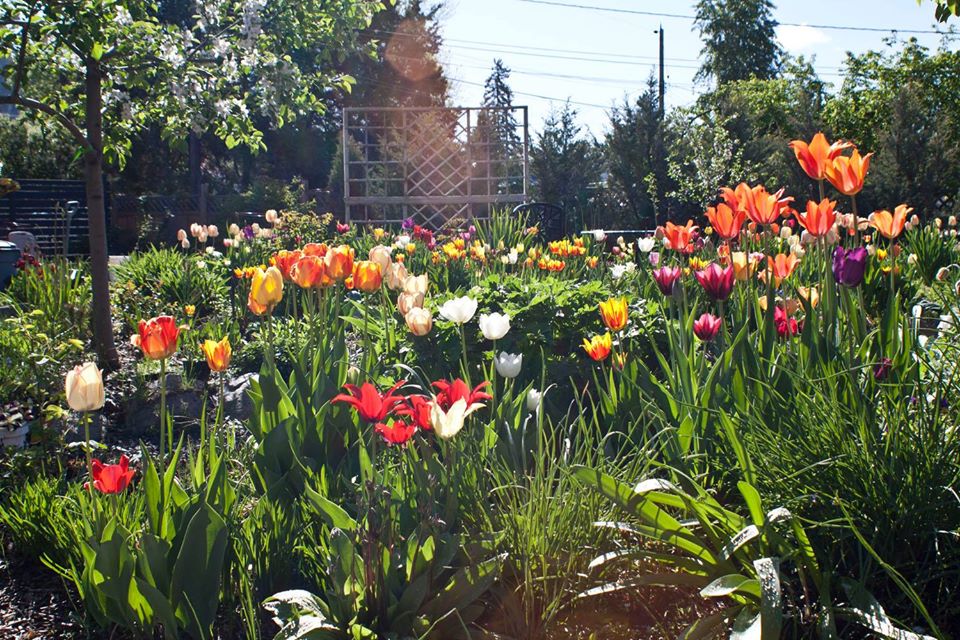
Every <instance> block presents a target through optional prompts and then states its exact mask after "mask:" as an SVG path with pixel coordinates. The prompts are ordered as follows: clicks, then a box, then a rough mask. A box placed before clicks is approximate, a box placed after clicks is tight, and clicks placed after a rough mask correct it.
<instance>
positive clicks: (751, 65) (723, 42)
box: [694, 0, 783, 85]
mask: <svg viewBox="0 0 960 640" xmlns="http://www.w3.org/2000/svg"><path fill="white" fill-rule="evenodd" d="M694 26H696V27H697V29H699V30H700V38H701V39H702V40H703V49H702V50H701V52H700V55H701V57H702V58H703V60H704V62H703V65H702V66H701V67H700V70H699V71H698V72H697V77H698V78H700V79H701V80H705V79H712V80H716V83H717V84H718V85H722V84H724V83H726V82H730V81H733V80H747V79H748V78H761V79H764V80H767V79H770V78H773V77H774V76H775V75H776V74H777V72H778V71H779V70H780V60H781V58H782V56H783V51H782V50H781V49H780V45H779V44H778V43H777V39H776V34H775V32H774V29H775V28H776V26H777V21H776V20H775V19H774V17H773V2H771V1H770V0H699V1H698V2H697V12H696V20H695V22H694Z"/></svg>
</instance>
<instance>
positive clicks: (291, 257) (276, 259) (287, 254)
mask: <svg viewBox="0 0 960 640" xmlns="http://www.w3.org/2000/svg"><path fill="white" fill-rule="evenodd" d="M302 256H303V253H302V252H301V251H300V250H299V249H295V250H293V251H287V250H286V249H281V250H280V251H278V252H277V253H276V254H275V255H273V256H272V257H271V258H270V264H272V265H273V266H275V267H276V268H277V269H279V270H280V274H281V275H282V276H283V279H284V280H290V279H291V275H290V271H291V269H292V268H293V265H295V264H296V263H297V261H298V260H300V258H301V257H302Z"/></svg>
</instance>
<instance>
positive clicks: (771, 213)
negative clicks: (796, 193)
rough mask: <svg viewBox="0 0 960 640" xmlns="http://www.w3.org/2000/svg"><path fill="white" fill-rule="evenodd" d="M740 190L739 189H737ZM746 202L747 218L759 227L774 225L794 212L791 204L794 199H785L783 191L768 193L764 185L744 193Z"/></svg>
mask: <svg viewBox="0 0 960 640" xmlns="http://www.w3.org/2000/svg"><path fill="white" fill-rule="evenodd" d="M737 188H738V189H739V187H737ZM743 197H744V198H745V199H746V202H744V203H743V204H744V205H745V206H746V210H747V217H748V218H750V220H751V221H753V222H755V223H757V224H758V225H772V224H773V223H774V222H776V221H777V220H779V219H780V216H788V215H790V213H791V212H792V211H793V209H791V208H790V203H791V202H793V198H792V197H788V198H784V197H783V189H780V191H777V192H776V193H767V189H766V187H764V186H763V185H762V184H758V185H757V186H755V187H753V188H752V189H749V190H748V191H744V192H743Z"/></svg>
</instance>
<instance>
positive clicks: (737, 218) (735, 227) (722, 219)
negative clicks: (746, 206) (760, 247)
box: [707, 202, 746, 240]
mask: <svg viewBox="0 0 960 640" xmlns="http://www.w3.org/2000/svg"><path fill="white" fill-rule="evenodd" d="M707 219H708V220H710V225H711V226H712V227H713V229H714V231H716V232H717V235H718V236H720V237H721V238H723V239H724V240H736V239H737V237H739V235H740V227H742V226H743V221H744V220H745V219H746V212H745V211H744V210H743V209H739V208H736V209H734V208H731V207H730V206H729V205H726V204H724V203H722V202H721V203H720V204H718V205H717V206H716V207H707Z"/></svg>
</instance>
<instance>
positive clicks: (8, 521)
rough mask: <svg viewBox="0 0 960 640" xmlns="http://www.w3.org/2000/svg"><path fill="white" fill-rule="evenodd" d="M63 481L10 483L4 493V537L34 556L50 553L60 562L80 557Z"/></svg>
mask: <svg viewBox="0 0 960 640" xmlns="http://www.w3.org/2000/svg"><path fill="white" fill-rule="evenodd" d="M65 488H66V484H65V483H64V481H63V479H62V478H57V477H54V476H46V475H40V476H38V477H36V478H30V479H28V480H26V481H25V482H23V483H20V484H12V483H11V484H6V483H5V485H4V487H3V490H2V492H0V524H2V525H3V526H2V527H0V538H3V539H6V540H9V541H10V542H12V543H13V545H14V546H15V548H16V549H17V550H18V551H19V552H21V553H24V554H26V555H28V556H30V557H37V558H38V557H40V556H41V555H42V554H46V555H47V556H48V557H50V558H54V559H56V562H58V563H65V562H68V561H69V559H70V558H71V554H77V553H78V551H77V549H76V547H75V546H74V545H73V544H72V542H73V540H72V539H71V537H70V536H69V535H68V532H69V531H70V530H71V518H72V515H71V514H70V513H69V512H68V510H67V509H65V508H64V501H65V500H68V499H67V498H64V497H63V492H64V490H65Z"/></svg>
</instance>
